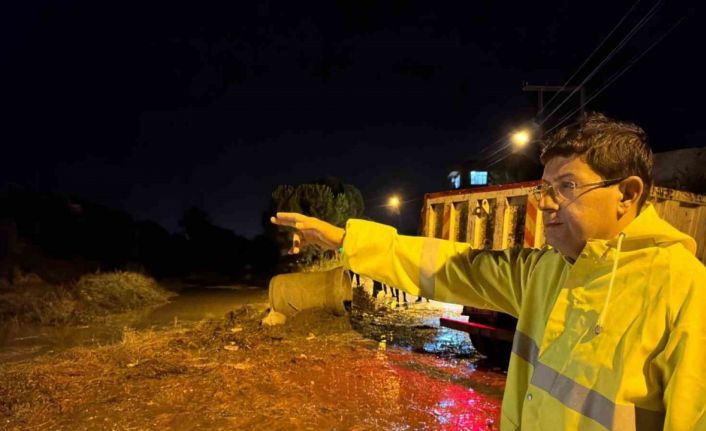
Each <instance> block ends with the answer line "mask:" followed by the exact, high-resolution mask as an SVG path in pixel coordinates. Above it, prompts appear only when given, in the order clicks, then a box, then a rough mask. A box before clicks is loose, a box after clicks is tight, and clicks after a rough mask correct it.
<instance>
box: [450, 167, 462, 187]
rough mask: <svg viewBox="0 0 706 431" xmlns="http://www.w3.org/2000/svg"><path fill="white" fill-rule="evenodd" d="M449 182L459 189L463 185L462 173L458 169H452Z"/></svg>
mask: <svg viewBox="0 0 706 431" xmlns="http://www.w3.org/2000/svg"><path fill="white" fill-rule="evenodd" d="M449 182H450V183H451V187H452V188H454V189H458V188H460V187H461V174H459V173H458V172H457V171H451V173H450V174H449Z"/></svg>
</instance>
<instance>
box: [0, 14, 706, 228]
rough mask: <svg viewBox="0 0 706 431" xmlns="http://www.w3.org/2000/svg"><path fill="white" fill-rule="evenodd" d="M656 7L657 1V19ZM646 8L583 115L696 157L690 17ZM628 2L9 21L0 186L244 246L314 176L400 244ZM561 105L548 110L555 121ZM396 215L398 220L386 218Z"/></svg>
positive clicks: (617, 37) (696, 19)
mask: <svg viewBox="0 0 706 431" xmlns="http://www.w3.org/2000/svg"><path fill="white" fill-rule="evenodd" d="M664 3H667V2H664ZM668 3H669V4H661V5H660V6H658V8H657V9H656V12H655V14H654V15H653V16H652V17H651V19H649V21H647V22H646V24H645V25H644V26H643V27H642V28H641V29H640V30H639V31H637V32H636V34H635V35H634V37H633V38H632V39H630V40H629V41H628V42H627V43H626V44H625V46H624V47H623V48H622V49H621V50H620V51H619V52H618V53H617V54H616V55H615V56H614V57H612V58H611V59H610V60H609V61H607V62H606V63H605V64H604V65H603V66H602V68H601V69H600V70H599V71H598V72H597V73H596V74H595V76H594V77H593V78H591V79H590V80H589V81H588V82H587V84H586V89H587V94H588V95H589V96H591V95H593V94H594V93H595V92H596V91H597V90H599V89H600V88H601V87H602V86H603V85H604V84H605V83H606V82H607V81H608V80H609V79H610V78H611V76H613V75H614V74H616V73H619V72H620V71H621V70H623V68H625V67H626V65H628V64H629V63H630V62H631V60H632V59H634V58H635V57H636V56H638V55H640V54H641V53H643V52H645V50H647V49H648V48H650V46H651V45H652V44H654V43H655V42H657V41H658V40H659V39H660V38H661V37H662V36H664V35H665V34H666V33H667V32H668V31H669V30H670V29H671V28H673V26H674V25H675V24H676V23H677V22H679V20H680V19H682V18H683V20H682V21H681V23H680V24H678V25H677V26H676V27H674V28H673V30H672V31H671V33H669V34H668V35H667V36H666V37H665V38H664V39H663V40H662V41H661V42H659V43H658V44H657V45H655V46H654V47H653V48H651V50H650V51H649V52H648V53H647V54H645V55H644V57H642V58H641V59H640V60H639V61H638V62H637V63H635V64H634V65H633V66H632V68H631V69H629V70H628V71H627V72H625V74H624V75H622V76H621V77H620V78H619V79H617V80H616V81H615V82H614V83H613V84H612V85H610V86H609V87H607V88H606V89H605V90H604V91H603V92H602V93H601V94H600V96H598V97H596V98H595V99H594V100H592V101H591V102H590V103H589V104H588V109H590V110H597V111H603V112H606V113H607V114H608V115H610V116H613V117H617V118H620V119H625V120H630V121H635V122H637V123H638V124H640V125H642V126H643V127H644V128H645V129H646V130H647V132H648V133H649V135H650V138H651V142H652V146H653V148H654V149H655V150H656V151H664V150H669V149H677V148H686V147H696V146H704V145H705V144H704V142H706V126H705V125H704V114H705V111H706V110H705V109H704V100H706V98H705V97H704V96H706V94H705V93H706V91H705V90H704V77H705V76H706V66H704V65H703V64H704V61H703V58H702V57H703V52H704V48H703V46H704V42H706V38H705V37H704V34H703V31H702V30H703V26H704V17H703V14H702V13H700V12H701V11H700V10H697V9H694V8H693V6H692V5H691V4H690V3H688V2H668ZM655 4H656V3H655V2H654V1H641V2H639V1H638V2H637V3H634V2H632V1H626V2H617V1H610V2H602V1H592V2H575V1H573V2H572V1H551V2H550V1H546V2H500V1H494V2H490V1H464V2H432V1H421V2H406V1H370V0H358V1H336V0H329V1H311V2H293V1H251V2H238V1H230V2H226V3H224V4H221V5H215V4H211V3H209V2H191V4H188V5H186V4H180V3H176V2H135V3H131V2H96V1H44V2H37V1H26V2H6V4H5V5H3V6H2V11H1V12H0V78H1V80H0V82H1V83H2V98H1V100H2V105H3V107H4V110H3V111H4V112H3V114H2V120H0V121H2V123H0V124H1V125H2V126H1V128H0V139H1V141H0V142H2V148H3V151H2V157H1V158H0V160H1V163H0V169H1V170H2V172H1V173H0V180H2V181H3V183H5V182H12V183H15V184H18V185H20V186H21V187H24V188H26V189H30V190H34V189H37V190H40V191H51V192H57V193H64V194H69V195H76V196H80V197H83V198H86V199H90V200H92V201H96V202H99V203H102V204H105V205H109V206H112V207H116V208H120V209H124V210H126V211H128V212H129V213H130V214H132V215H133V216H134V217H135V218H136V219H151V220H155V221H157V222H159V223H161V224H162V225H163V226H165V227H166V228H167V229H168V230H170V231H172V232H174V231H176V230H177V229H178V224H177V222H178V220H179V218H180V216H181V215H182V213H183V211H184V210H185V209H187V208H189V207H191V206H193V205H196V206H199V207H201V208H203V209H204V210H206V212H207V213H208V214H209V215H210V217H211V220H212V221H213V222H214V223H216V224H218V225H220V226H223V227H226V228H229V229H232V230H233V231H234V232H236V233H238V234H240V235H243V236H246V237H253V236H255V235H257V234H258V233H260V232H261V225H260V223H261V222H260V215H261V212H262V211H263V210H265V209H266V207H267V205H268V202H269V197H270V194H271V192H272V190H273V189H274V188H275V187H276V186H277V185H278V184H297V183H302V182H307V181H311V180H314V179H316V178H318V177H321V176H323V175H332V176H336V177H339V178H341V179H342V180H343V181H344V182H346V183H349V184H353V185H355V186H357V187H358V188H360V189H361V191H362V193H363V196H364V197H365V199H366V205H367V207H368V211H367V214H368V215H369V216H370V217H371V218H373V219H375V220H379V221H383V222H387V223H394V224H401V225H402V227H403V228H404V229H405V230H408V231H414V228H415V226H416V223H417V221H418V217H419V208H420V204H421V197H422V196H423V194H424V193H425V192H431V191H437V190H441V189H443V188H444V186H445V184H446V175H447V173H448V171H449V170H450V167H451V166H452V165H453V164H454V163H456V162H459V161H462V160H465V159H469V158H473V157H474V156H477V155H478V154H479V152H480V151H481V150H482V149H484V148H491V149H492V148H495V147H497V145H499V144H498V143H497V142H498V140H499V139H500V138H502V137H503V136H506V134H507V133H509V132H510V131H511V130H512V129H513V128H514V127H516V125H518V124H521V123H522V122H526V121H529V120H531V119H532V117H533V115H534V114H535V113H536V104H537V101H536V95H535V94H532V93H523V92H522V83H523V82H524V81H527V82H529V83H530V84H549V85H561V84H563V83H564V81H565V80H566V79H567V78H569V77H570V76H571V75H572V74H573V73H574V72H575V71H576V70H577V68H578V67H579V66H580V65H581V63H582V62H583V61H584V60H585V59H586V58H587V57H588V55H589V54H590V53H591V52H592V51H593V50H594V49H595V48H596V47H597V46H598V45H599V43H600V42H601V41H602V40H603V39H604V38H605V37H606V36H607V35H608V33H609V32H610V31H611V30H612V29H613V28H614V27H615V25H616V24H617V23H618V21H619V20H620V19H621V18H622V17H623V16H625V14H626V12H628V10H629V9H630V8H631V6H633V5H635V7H634V9H633V10H632V12H631V13H630V14H629V15H627V16H626V18H625V21H624V22H623V24H622V26H621V27H619V28H618V29H617V30H616V32H615V34H614V35H613V36H612V37H611V38H609V39H608V41H607V42H606V44H605V45H604V47H603V48H602V49H599V50H598V52H597V54H596V56H595V59H594V60H593V61H591V62H589V64H588V67H586V68H585V69H584V70H583V71H582V72H580V73H579V74H578V76H577V78H576V79H575V80H574V82H573V83H578V82H580V81H581V80H582V79H583V78H584V77H585V76H586V75H587V74H588V73H589V72H590V71H591V70H592V69H593V67H595V66H596V65H597V64H598V63H599V62H600V61H601V60H603V59H604V58H605V57H606V55H607V54H608V53H609V52H610V50H612V49H613V48H615V47H616V46H617V45H618V44H619V42H620V41H621V40H622V39H623V37H624V36H625V35H626V34H627V33H628V32H629V31H630V29H632V28H633V27H634V26H635V25H636V24H637V23H638V22H639V21H640V20H641V19H642V18H643V17H646V16H647V14H648V12H649V11H650V9H651V8H652V7H653V6H654V5H655ZM554 103H556V101H555V102H554ZM392 193H398V194H400V195H401V196H402V198H403V199H404V200H408V201H409V202H407V203H406V204H405V205H404V206H403V209H402V216H401V219H400V220H397V219H396V218H393V217H392V216H390V215H389V214H387V213H386V211H385V209H384V208H382V207H381V206H382V205H383V204H384V202H385V199H386V197H387V196H388V195H390V194H392Z"/></svg>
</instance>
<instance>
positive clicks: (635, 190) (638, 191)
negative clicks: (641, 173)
mask: <svg viewBox="0 0 706 431" xmlns="http://www.w3.org/2000/svg"><path fill="white" fill-rule="evenodd" d="M619 188H620V193H621V198H620V203H619V204H618V211H619V212H620V214H621V215H623V214H625V213H627V212H628V211H630V209H631V208H635V209H636V210H637V205H638V203H639V202H640V197H641V196H642V194H643V193H645V183H644V182H643V181H642V178H640V177H638V176H637V175H632V176H629V177H627V178H625V179H624V180H623V181H621V182H620V186H619Z"/></svg>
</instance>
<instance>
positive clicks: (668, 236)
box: [606, 204, 696, 254]
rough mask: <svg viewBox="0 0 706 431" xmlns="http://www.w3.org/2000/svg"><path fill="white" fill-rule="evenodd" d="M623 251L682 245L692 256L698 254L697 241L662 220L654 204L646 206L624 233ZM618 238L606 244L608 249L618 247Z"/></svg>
mask: <svg viewBox="0 0 706 431" xmlns="http://www.w3.org/2000/svg"><path fill="white" fill-rule="evenodd" d="M623 233H624V234H625V238H624V240H623V250H636V249H640V248H645V247H668V246H670V245H675V244H677V243H680V244H682V245H683V246H684V247H685V248H686V249H687V250H689V252H690V253H691V254H696V241H694V239H693V238H692V237H690V236H689V235H687V234H685V233H683V232H681V231H679V230H678V229H676V228H675V227H674V226H672V225H670V224H669V223H667V222H666V221H664V220H662V219H661V218H660V217H659V216H658V215H657V211H656V210H655V208H654V206H653V205H652V204H646V205H645V207H644V208H643V210H642V211H641V212H640V214H639V215H638V216H637V217H636V218H635V220H633V221H632V223H630V224H629V225H628V226H627V227H626V228H625V230H624V231H623ZM617 242H618V238H617V237H616V238H614V239H611V240H610V241H607V242H606V246H608V247H613V248H614V247H616V245H617Z"/></svg>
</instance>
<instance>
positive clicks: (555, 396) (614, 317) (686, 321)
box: [343, 206, 706, 431]
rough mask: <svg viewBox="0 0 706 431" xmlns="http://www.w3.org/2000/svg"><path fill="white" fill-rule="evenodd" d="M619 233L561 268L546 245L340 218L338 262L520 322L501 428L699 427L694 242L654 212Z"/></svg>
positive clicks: (703, 426)
mask: <svg viewBox="0 0 706 431" xmlns="http://www.w3.org/2000/svg"><path fill="white" fill-rule="evenodd" d="M621 236H622V237H623V239H622V241H618V239H619V238H616V239H614V240H610V241H604V240H590V241H588V243H587V244H586V247H585V248H584V250H583V251H582V253H581V254H580V256H579V258H578V259H577V260H576V262H574V263H570V262H568V261H567V260H566V259H565V258H564V257H562V256H561V255H560V254H559V253H558V252H556V251H555V250H553V249H551V248H549V247H546V248H543V249H508V250H503V251H492V250H473V249H471V248H470V246H469V245H468V244H464V243H457V242H453V241H444V240H439V239H433V238H421V237H408V236H402V235H397V233H396V231H395V230H394V229H393V228H391V227H389V226H385V225H381V224H377V223H372V222H366V221H362V220H349V221H348V223H347V226H346V237H345V241H344V244H343V248H344V263H345V265H346V266H347V267H349V268H350V269H352V270H353V271H355V272H356V273H360V274H364V275H367V276H369V277H371V278H373V279H376V280H380V281H382V282H384V283H387V284H390V285H392V286H395V287H399V288H401V289H403V290H406V291H407V292H409V293H411V294H414V295H421V296H424V297H427V298H432V299H435V300H438V301H444V302H450V303H455V304H463V305H470V306H473V307H478V308H485V309H490V310H496V311H501V312H504V313H507V314H510V315H513V316H515V317H517V318H518V324H517V331H516V333H515V341H514V343H513V354H512V355H511V358H510V367H509V370H508V376H507V385H506V389H505V395H504V398H503V407H502V422H501V428H502V429H503V430H516V429H522V430H582V431H583V430H585V431H591V430H606V429H611V430H639V431H643V430H659V429H665V430H706V268H704V266H703V264H701V262H699V261H698V260H697V259H696V258H695V257H694V251H695V249H696V244H695V242H694V240H693V239H692V238H690V237H688V236H687V235H684V234H683V233H681V232H679V231H678V230H676V229H675V228H673V227H672V226H670V225H669V224H668V223H666V222H665V221H663V220H662V219H660V218H659V216H658V215H657V213H656V211H655V210H654V208H653V207H652V206H647V207H646V208H645V209H644V210H643V211H642V213H641V214H640V215H639V216H638V217H637V218H636V219H635V220H634V221H633V222H632V223H631V224H630V225H629V226H628V227H627V228H626V229H625V230H624V232H622V233H621ZM620 242H622V244H620V247H618V245H619V243H620ZM616 259H618V264H617V265H615V268H614V263H615V260H616ZM611 278H613V279H614V282H613V283H612V288H611V289H609V285H610V284H611V281H610V280H611ZM609 290H610V294H609ZM601 314H603V316H602V322H601V323H602V324H601V325H600V326H601V329H600V330H599V331H597V330H596V326H597V325H598V324H599V316H601Z"/></svg>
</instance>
